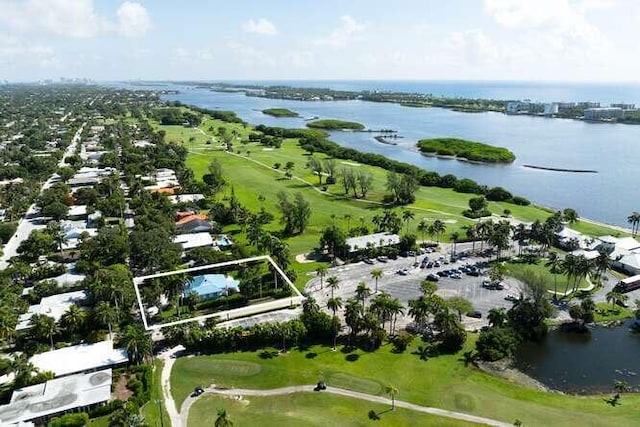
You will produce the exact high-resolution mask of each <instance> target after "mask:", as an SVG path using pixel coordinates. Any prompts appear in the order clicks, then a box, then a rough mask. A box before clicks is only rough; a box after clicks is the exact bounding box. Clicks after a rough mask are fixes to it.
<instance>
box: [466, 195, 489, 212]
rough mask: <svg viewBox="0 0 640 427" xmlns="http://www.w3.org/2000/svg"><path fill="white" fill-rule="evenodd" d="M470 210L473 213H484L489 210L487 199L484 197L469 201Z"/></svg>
mask: <svg viewBox="0 0 640 427" xmlns="http://www.w3.org/2000/svg"><path fill="white" fill-rule="evenodd" d="M469 208H470V209H471V211H472V212H482V211H484V210H485V209H487V199H485V198H484V196H480V197H472V198H470V199H469Z"/></svg>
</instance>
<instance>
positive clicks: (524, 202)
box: [511, 196, 531, 206]
mask: <svg viewBox="0 0 640 427" xmlns="http://www.w3.org/2000/svg"><path fill="white" fill-rule="evenodd" d="M511 203H513V204H514V205H520V206H529V205H530V204H531V202H530V201H529V199H525V198H524V197H521V196H513V198H512V199H511Z"/></svg>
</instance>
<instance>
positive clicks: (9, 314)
mask: <svg viewBox="0 0 640 427" xmlns="http://www.w3.org/2000/svg"><path fill="white" fill-rule="evenodd" d="M17 324H18V315H17V314H16V313H15V311H14V309H12V308H10V307H8V306H6V305H2V306H0V341H5V340H6V341H10V340H11V339H13V337H14V335H15V333H16V325H17Z"/></svg>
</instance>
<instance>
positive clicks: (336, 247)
mask: <svg viewBox="0 0 640 427" xmlns="http://www.w3.org/2000/svg"><path fill="white" fill-rule="evenodd" d="M319 243H320V245H319V246H320V248H321V249H323V250H324V249H326V250H327V251H328V252H329V254H330V255H331V256H332V257H342V256H345V255H346V254H347V251H348V250H349V247H348V245H347V237H346V236H345V234H344V232H343V231H342V230H341V229H340V227H337V226H336V225H335V224H334V225H330V226H329V227H327V228H325V229H324V230H322V236H321V237H320V242H319Z"/></svg>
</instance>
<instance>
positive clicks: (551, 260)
mask: <svg viewBox="0 0 640 427" xmlns="http://www.w3.org/2000/svg"><path fill="white" fill-rule="evenodd" d="M544 265H545V267H547V268H549V272H550V273H551V274H553V298H554V299H555V298H557V295H558V276H557V275H558V274H560V273H562V271H563V270H562V267H563V262H562V258H560V257H559V256H558V253H557V252H549V257H548V260H547V262H546V263H545V264H544Z"/></svg>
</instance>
